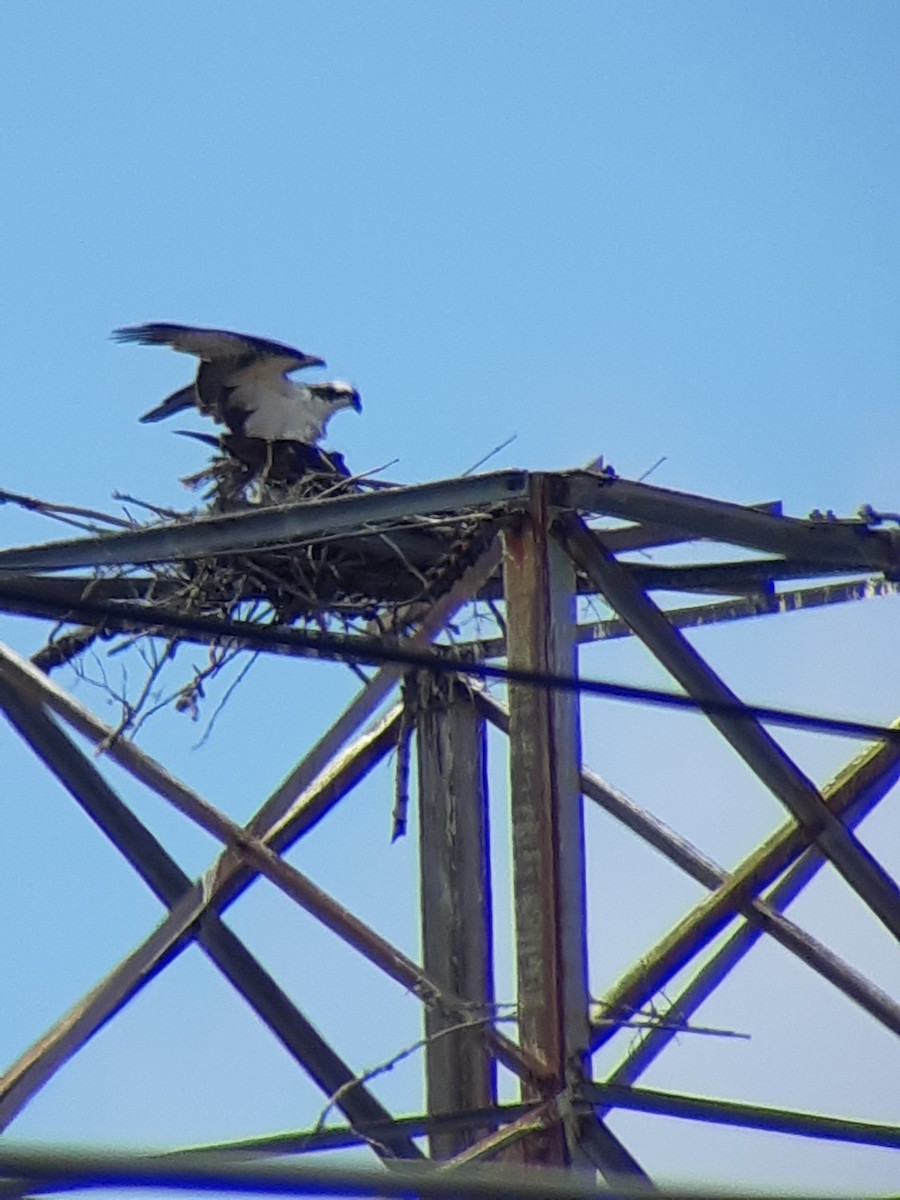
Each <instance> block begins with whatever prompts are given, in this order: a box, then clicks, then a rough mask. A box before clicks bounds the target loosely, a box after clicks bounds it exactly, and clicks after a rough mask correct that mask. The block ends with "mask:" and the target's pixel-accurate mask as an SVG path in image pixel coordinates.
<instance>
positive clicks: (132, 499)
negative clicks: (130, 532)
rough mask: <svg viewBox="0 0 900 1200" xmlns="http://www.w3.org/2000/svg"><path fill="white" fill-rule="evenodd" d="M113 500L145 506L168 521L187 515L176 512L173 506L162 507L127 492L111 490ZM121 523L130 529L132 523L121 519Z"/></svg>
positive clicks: (177, 519)
mask: <svg viewBox="0 0 900 1200" xmlns="http://www.w3.org/2000/svg"><path fill="white" fill-rule="evenodd" d="M112 497H113V500H120V501H121V502H122V503H123V504H136V505H137V506H138V507H139V508H146V509H147V511H148V512H152V513H154V514H155V516H157V517H166V518H167V519H168V520H170V521H183V520H184V519H185V517H186V516H187V515H188V514H187V513H183V512H177V511H176V510H175V509H174V508H163V507H162V506H161V505H158V504H151V503H150V502H149V501H148V500H139V499H138V498H137V496H129V495H128V493H127V492H113V494H112ZM122 524H123V525H127V526H128V528H129V529H130V528H131V527H132V523H131V522H128V521H123V522H122Z"/></svg>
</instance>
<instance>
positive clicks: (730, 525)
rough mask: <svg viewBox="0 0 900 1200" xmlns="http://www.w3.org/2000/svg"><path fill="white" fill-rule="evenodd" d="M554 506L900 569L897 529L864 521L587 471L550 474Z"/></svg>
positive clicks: (859, 565) (849, 564) (851, 566)
mask: <svg viewBox="0 0 900 1200" xmlns="http://www.w3.org/2000/svg"><path fill="white" fill-rule="evenodd" d="M555 479H557V480H558V481H559V486H558V490H557V494H556V496H555V501H556V503H557V505H558V506H559V508H560V509H561V510H563V511H566V512H572V511H576V510H582V511H585V510H586V511H588V512H592V513H598V514H600V513H602V514H604V515H606V516H611V517H624V518H626V519H628V520H632V521H655V522H660V523H661V524H664V525H669V526H670V527H673V528H676V529H679V530H681V531H682V532H683V533H685V534H690V535H692V536H693V537H695V538H710V539H712V540H713V541H717V542H727V543H729V544H731V545H737V546H747V547H749V548H750V549H753V550H761V551H764V552H768V553H771V554H784V555H786V556H787V557H790V558H797V559H803V560H805V561H807V562H818V563H821V564H822V565H823V566H825V565H831V566H841V567H844V568H846V570H848V571H858V570H864V571H883V572H884V573H885V574H886V575H887V576H888V577H889V578H896V577H897V575H898V572H900V531H897V530H887V529H871V528H870V527H869V526H868V525H867V524H866V523H865V522H864V521H858V520H852V521H837V520H826V519H815V520H814V519H809V520H800V519H799V518H797V517H780V516H770V515H769V514H767V513H764V512H758V511H754V510H753V509H752V508H744V507H742V506H741V505H739V504H729V503H727V502H726V501H724V500H711V499H709V498H708V497H706V496H695V495H691V494H690V493H688V492H673V491H668V490H667V489H666V488H657V487H653V486H651V485H650V484H647V483H632V482H631V481H629V480H627V479H615V478H610V477H608V476H600V475H593V474H591V473H589V472H586V471H572V472H567V473H566V474H565V475H563V476H556V477H555Z"/></svg>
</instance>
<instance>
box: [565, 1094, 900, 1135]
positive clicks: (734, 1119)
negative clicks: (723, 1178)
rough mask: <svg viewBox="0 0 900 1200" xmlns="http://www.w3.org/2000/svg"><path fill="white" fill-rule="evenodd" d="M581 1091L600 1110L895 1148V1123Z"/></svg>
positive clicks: (700, 1100)
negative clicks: (650, 1114)
mask: <svg viewBox="0 0 900 1200" xmlns="http://www.w3.org/2000/svg"><path fill="white" fill-rule="evenodd" d="M581 1090H582V1095H584V1096H585V1098H587V1099H590V1100H592V1101H593V1102H594V1103H596V1104H602V1105H603V1106H604V1107H607V1106H608V1107H611V1108H627V1109H630V1110H631V1111H632V1112H645V1113H661V1114H663V1115H665V1116H667V1117H685V1118H686V1119H687V1120H689V1121H709V1122H712V1123H713V1124H716V1125H734V1126H737V1127H738V1128H740V1129H763V1130H766V1131H768V1132H770V1133H789V1134H793V1135H794V1136H796V1137H811V1138H824V1139H826V1140H828V1141H836V1142H855V1143H856V1144H857V1145H861V1146H887V1147H889V1148H891V1149H900V1126H897V1125H882V1124H876V1123H875V1122H873V1121H850V1120H844V1119H843V1118H840V1117H822V1116H819V1114H818V1113H804V1112H797V1111H796V1110H794V1109H787V1108H769V1107H767V1106H765V1105H762V1104H740V1103H737V1102H735V1101H733V1100H710V1099H709V1098H707V1097H705V1096H683V1095H680V1094H679V1093H677V1092H661V1091H657V1090H656V1089H649V1088H630V1087H622V1086H620V1085H619V1084H611V1083H593V1084H586V1085H585V1086H584V1087H583V1088H582V1089H581Z"/></svg>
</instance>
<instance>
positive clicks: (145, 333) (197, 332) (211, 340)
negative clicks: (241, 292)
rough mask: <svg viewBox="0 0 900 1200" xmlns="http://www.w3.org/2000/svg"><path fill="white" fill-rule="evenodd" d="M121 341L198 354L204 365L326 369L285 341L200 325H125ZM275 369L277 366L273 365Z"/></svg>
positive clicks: (118, 337)
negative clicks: (260, 362) (248, 362)
mask: <svg viewBox="0 0 900 1200" xmlns="http://www.w3.org/2000/svg"><path fill="white" fill-rule="evenodd" d="M113 337H114V338H115V339H116V341H119V342H138V343H139V344H140V345H142V346H171V347H172V349H173V350H179V351H181V353H182V354H195V355H196V356H197V357H198V358H200V359H203V360H204V361H205V362H213V361H216V360H221V359H260V358H267V359H277V360H279V362H280V364H281V370H282V371H297V370H299V369H300V368H301V367H324V366H325V361H324V359H321V358H317V357H316V356H315V355H314V354H305V353H304V352H303V351H302V350H297V349H295V348H294V347H293V346H286V345H284V343H283V342H273V341H271V340H269V339H268V338H259V337H253V336H252V335H251V334H247V333H232V332H231V330H228V329H204V328H202V327H200V326H197V325H173V324H170V323H168V322H165V321H161V322H156V323H150V324H148V325H126V326H125V327H124V328H122V329H116V330H115V331H114V332H113ZM273 366H274V364H273Z"/></svg>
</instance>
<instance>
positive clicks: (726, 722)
mask: <svg viewBox="0 0 900 1200" xmlns="http://www.w3.org/2000/svg"><path fill="white" fill-rule="evenodd" d="M564 529H565V539H566V544H567V545H568V547H569V549H570V551H571V553H572V555H573V557H574V558H575V560H576V562H577V563H578V565H579V566H580V567H581V568H582V569H583V570H584V571H586V572H587V573H588V574H589V575H590V576H591V578H592V579H593V580H594V581H595V583H596V584H597V586H598V587H599V588H600V590H601V591H602V592H603V595H604V596H605V598H606V600H607V601H608V602H609V603H610V604H611V605H612V606H613V608H614V609H615V610H616V611H617V612H618V614H619V616H620V617H622V619H623V620H625V621H627V622H628V624H629V625H630V626H631V628H632V629H633V630H634V631H635V633H636V634H637V636H638V637H639V638H640V639H641V641H643V642H644V643H645V645H646V646H647V647H648V648H649V649H650V650H651V651H652V652H653V653H654V654H655V655H656V657H657V658H658V659H659V661H660V662H661V663H662V664H663V666H664V667H665V668H666V669H667V670H668V671H669V672H670V674H671V675H672V676H673V677H674V678H675V679H677V680H678V682H679V683H680V684H681V686H682V687H683V688H684V690H685V691H686V692H687V693H688V695H690V696H692V697H693V698H694V699H695V700H697V701H699V702H701V703H703V702H704V701H707V700H709V701H712V703H713V704H718V705H721V704H733V705H738V704H739V703H740V701H739V699H738V697H737V696H736V695H735V694H734V692H732V691H731V689H730V688H728V687H727V686H726V685H725V684H724V683H723V682H722V680H721V679H719V677H718V676H717V675H716V673H715V672H714V671H713V670H712V668H711V667H709V666H708V665H707V664H706V663H705V662H704V661H703V659H702V658H701V657H700V655H699V654H698V653H697V652H696V650H695V649H694V648H693V646H692V645H691V644H690V642H688V641H687V640H686V639H685V637H684V635H683V634H682V633H681V632H680V631H679V630H677V629H674V628H673V627H672V625H671V624H670V623H669V621H668V620H667V619H666V616H665V614H664V613H663V612H662V611H661V610H660V609H659V608H657V606H656V605H655V604H654V603H653V601H652V600H651V599H650V598H649V597H648V596H647V595H646V594H645V593H644V592H642V591H641V589H640V588H639V587H637V585H636V584H635V583H634V581H633V580H632V579H631V578H630V576H629V575H628V573H627V572H626V571H625V570H624V568H623V567H622V566H621V565H620V564H619V563H618V562H616V560H615V558H614V557H613V555H612V554H610V553H609V552H608V551H606V550H604V549H603V548H602V547H601V546H599V545H598V543H597V540H596V539H595V538H593V537H592V536H591V535H590V531H589V530H588V529H587V527H586V526H585V525H584V523H583V522H582V521H580V520H579V519H578V518H577V517H570V518H568V519H567V520H566V522H565V524H564ZM707 716H708V718H709V720H710V722H711V723H712V724H713V725H714V726H715V728H716V729H718V731H719V732H720V733H721V734H722V736H723V737H724V738H725V740H726V741H727V742H729V744H730V745H731V746H732V747H733V749H734V750H736V751H737V753H738V754H739V755H740V756H741V758H743V760H744V761H745V762H746V763H747V765H748V766H749V767H750V769H751V770H752V771H754V772H755V774H756V775H757V776H758V777H759V778H760V779H761V780H762V781H763V783H764V784H765V785H766V786H767V787H768V788H769V789H770V790H771V792H772V793H773V794H774V795H775V796H777V798H778V799H779V800H780V801H781V802H782V804H783V805H784V806H785V808H787V809H788V811H789V812H790V813H791V814H792V815H793V817H794V818H795V819H796V820H797V822H798V823H799V824H800V825H802V826H803V828H804V830H805V831H806V833H807V836H808V837H809V838H810V840H811V841H814V842H815V843H816V844H817V845H818V846H819V847H820V849H821V850H822V852H823V854H825V855H826V856H827V857H828V858H829V859H830V860H831V863H832V865H833V866H834V867H835V868H836V870H837V871H839V872H840V874H841V875H842V876H843V877H844V879H845V880H846V881H847V883H848V884H849V885H850V886H851V887H852V888H853V890H854V891H855V892H856V893H857V895H858V896H859V897H860V898H861V899H862V900H863V902H864V903H865V904H867V905H868V906H869V908H870V909H871V910H872V911H873V912H874V913H875V915H876V916H877V917H878V918H879V920H880V921H882V922H883V924H884V925H885V926H886V927H887V928H888V929H889V930H890V931H891V933H893V935H894V937H895V938H897V939H898V940H900V888H898V886H897V884H896V882H895V881H894V880H893V879H892V878H891V876H890V875H889V874H888V873H887V871H885V869H884V868H883V867H882V866H881V864H880V863H879V862H878V861H877V860H876V859H875V857H874V856H873V855H872V854H870V852H869V851H868V850H867V849H866V848H865V846H864V845H863V844H862V843H861V842H860V841H859V839H858V838H857V837H856V836H855V835H854V834H853V833H852V832H851V831H850V830H848V829H847V828H846V826H845V825H843V824H842V823H841V822H840V820H838V818H837V817H836V816H835V815H834V814H833V813H832V812H830V811H829V809H828V808H827V807H826V805H825V804H824V803H823V801H822V797H821V795H820V794H819V792H818V790H817V789H816V787H815V786H814V784H813V783H812V782H811V781H810V780H809V779H807V777H806V776H805V775H804V774H803V773H802V771H800V769H799V768H798V767H797V766H796V765H795V764H794V762H793V761H792V760H791V759H790V758H789V757H788V755H787V754H786V753H785V752H784V750H782V748H781V747H780V746H779V745H778V743H777V742H776V741H775V739H774V738H772V737H771V736H770V734H769V733H768V732H767V731H766V730H765V729H764V728H763V727H762V725H761V724H760V723H759V721H758V720H756V718H754V717H752V716H749V715H736V716H733V715H728V716H726V715H723V714H722V713H721V711H720V712H707Z"/></svg>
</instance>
